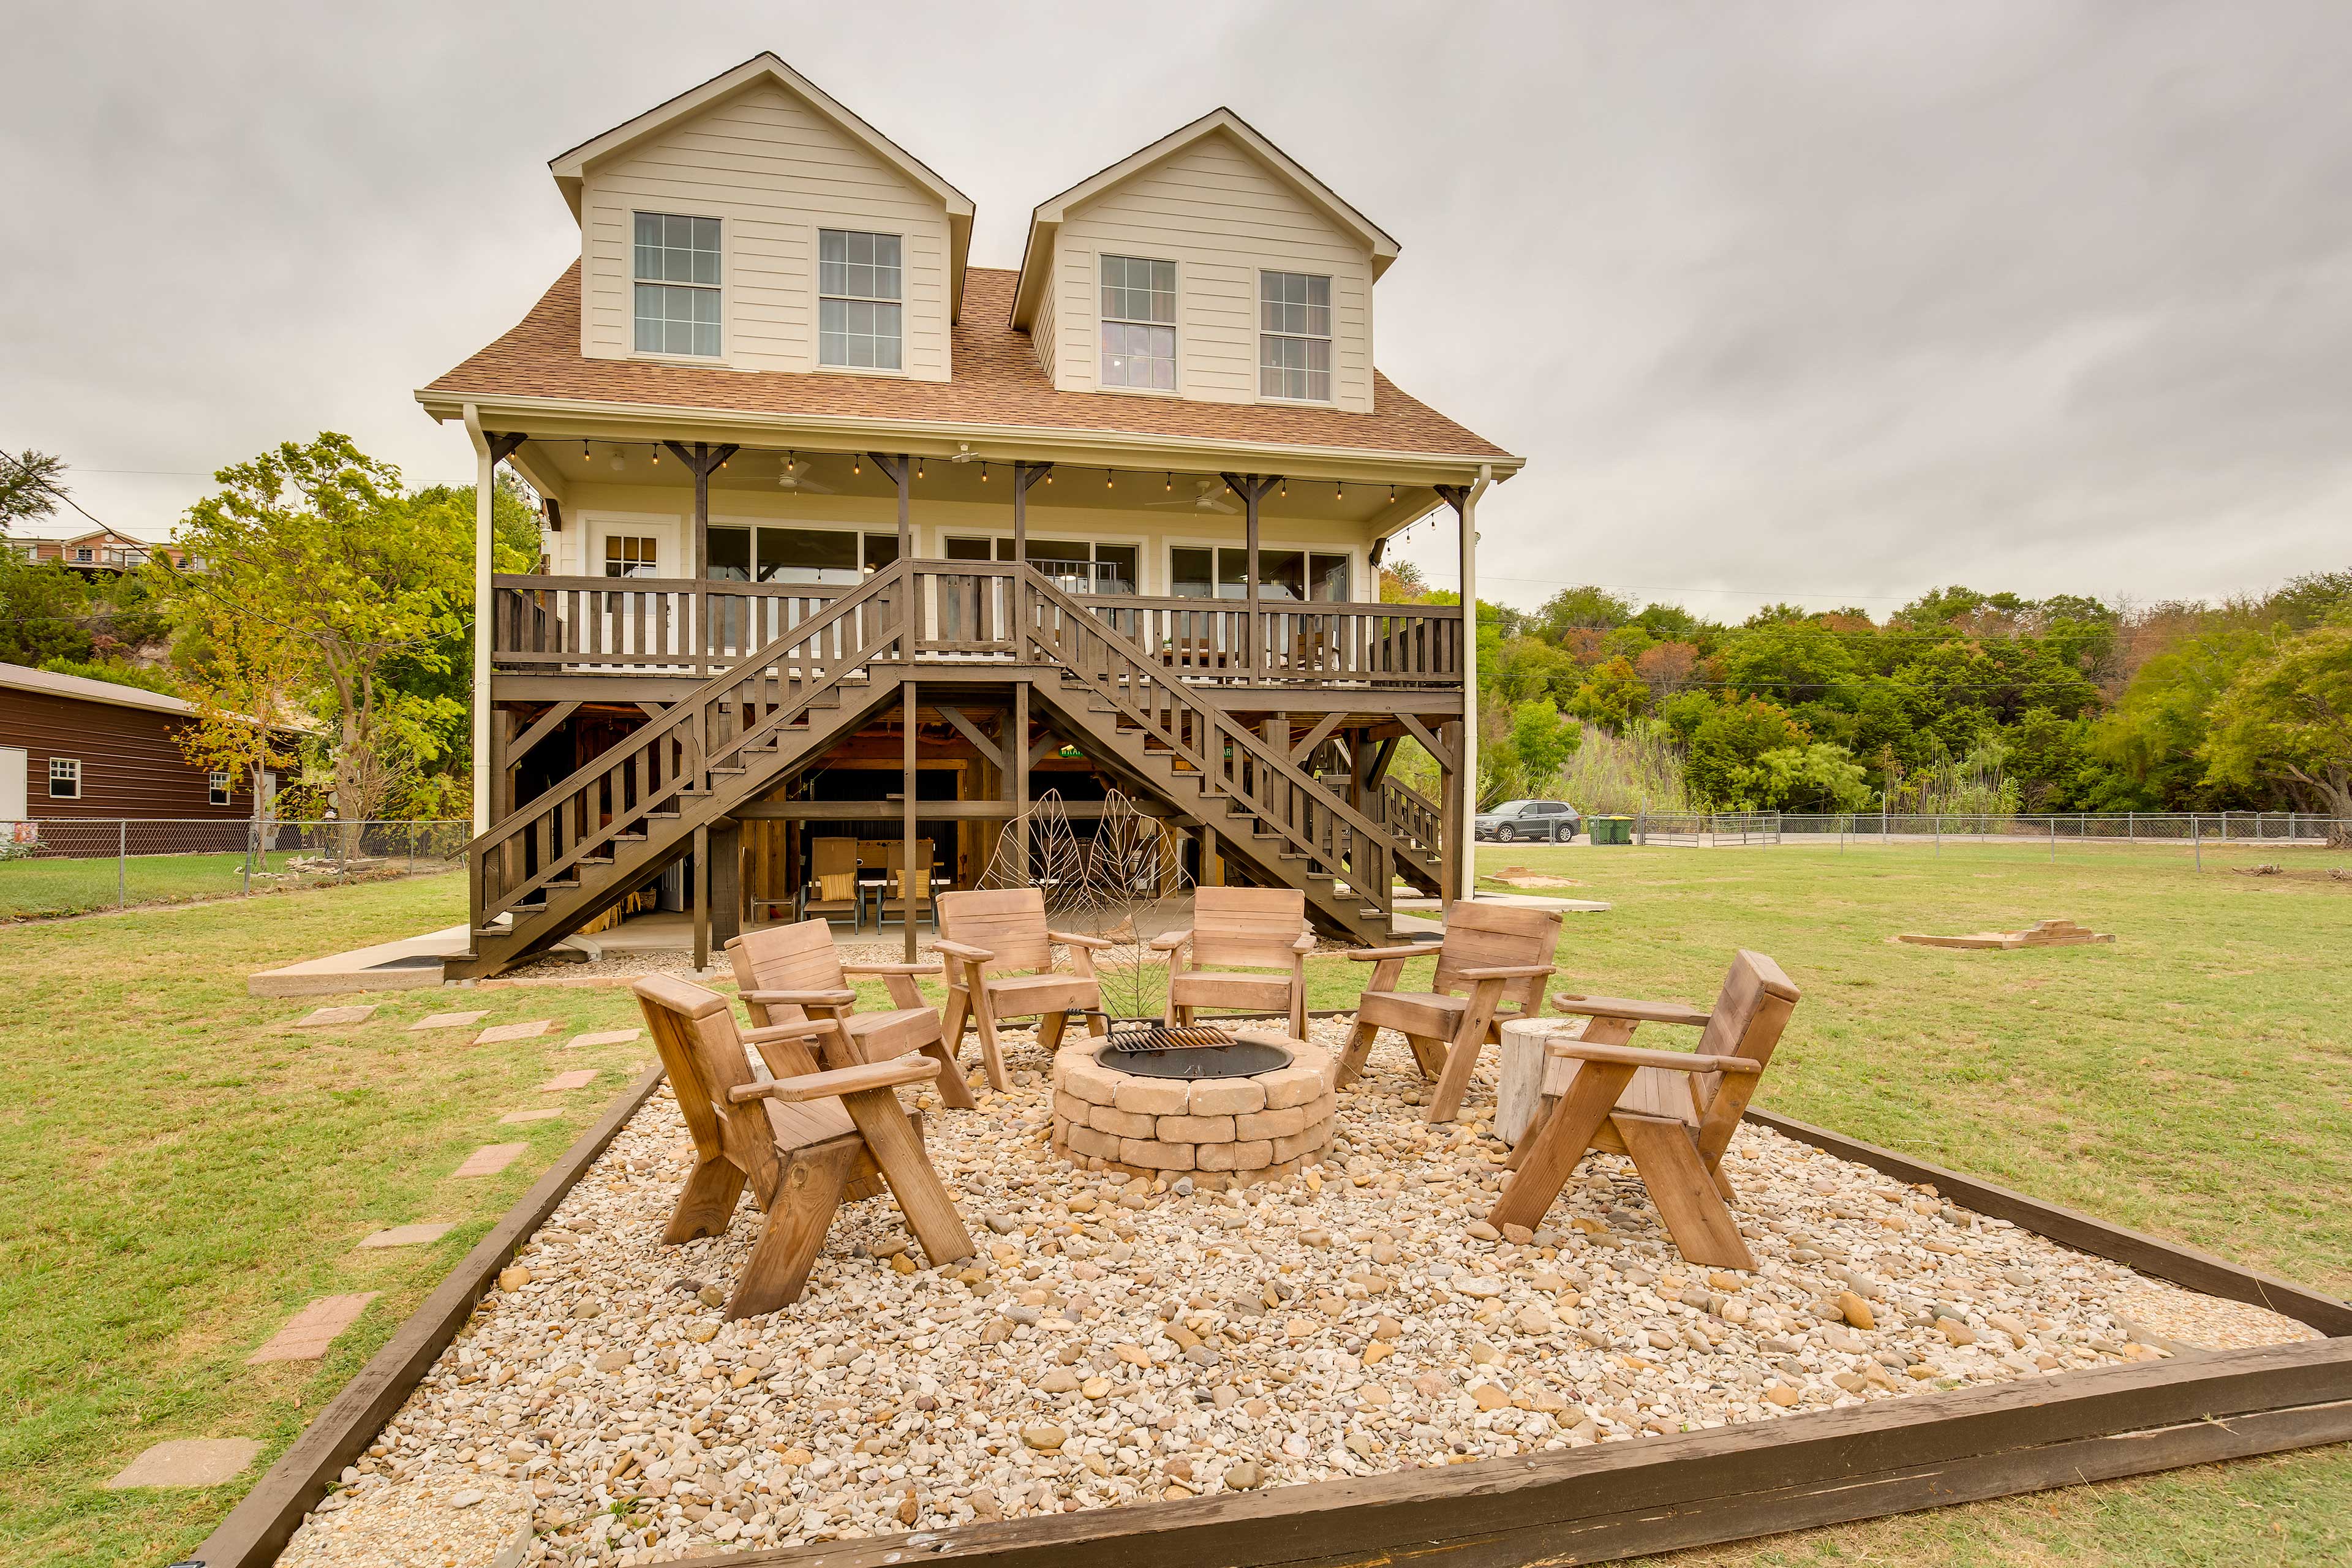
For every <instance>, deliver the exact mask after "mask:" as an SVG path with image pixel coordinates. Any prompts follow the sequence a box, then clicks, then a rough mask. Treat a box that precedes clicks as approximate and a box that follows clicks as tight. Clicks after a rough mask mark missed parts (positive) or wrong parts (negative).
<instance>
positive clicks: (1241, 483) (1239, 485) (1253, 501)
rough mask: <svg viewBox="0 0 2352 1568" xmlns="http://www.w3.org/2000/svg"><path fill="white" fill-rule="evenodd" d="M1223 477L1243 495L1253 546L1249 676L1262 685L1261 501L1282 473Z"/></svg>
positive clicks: (1246, 536)
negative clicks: (1259, 547)
mask: <svg viewBox="0 0 2352 1568" xmlns="http://www.w3.org/2000/svg"><path fill="white" fill-rule="evenodd" d="M1221 477H1222V478H1223V479H1224V481H1225V484H1226V486H1227V488H1229V489H1232V491H1233V492H1234V494H1235V495H1237V496H1239V497H1241V498H1242V526H1243V529H1244V535H1243V537H1244V539H1245V540H1246V541H1247V542H1248V547H1249V584H1248V586H1249V609H1248V611H1247V614H1246V616H1245V619H1246V620H1247V622H1248V624H1249V645H1250V646H1249V680H1250V684H1251V685H1252V686H1259V685H1263V684H1264V683H1265V669H1266V661H1265V640H1266V639H1265V621H1264V619H1263V618H1262V616H1261V613H1260V611H1259V609H1258V581H1257V503H1258V502H1259V501H1260V500H1264V499H1265V492H1266V491H1268V490H1270V489H1273V488H1274V487H1275V486H1276V485H1277V484H1280V483H1281V482H1282V476H1281V475H1279V474H1268V475H1267V476H1266V477H1265V479H1259V478H1258V477H1257V476H1256V475H1255V474H1225V475H1223V476H1221ZM1210 559H1211V564H1210V567H1209V574H1210V576H1211V578H1212V579H1214V577H1215V575H1216V566H1215V557H1214V555H1213V554H1212V556H1211V558H1210ZM1215 592H1216V584H1215V583H1214V581H1213V580H1212V582H1211V584H1210V594H1211V595H1212V596H1214V595H1215Z"/></svg>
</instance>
